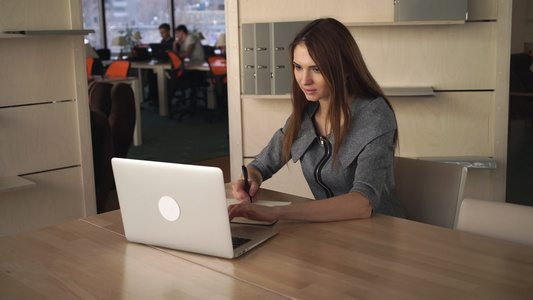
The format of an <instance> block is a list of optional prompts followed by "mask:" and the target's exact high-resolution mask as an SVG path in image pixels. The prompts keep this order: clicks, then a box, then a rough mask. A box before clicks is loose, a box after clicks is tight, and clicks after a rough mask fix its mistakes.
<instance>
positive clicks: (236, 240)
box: [231, 236, 252, 249]
mask: <svg viewBox="0 0 533 300" xmlns="http://www.w3.org/2000/svg"><path fill="white" fill-rule="evenodd" d="M231 239H232V241H233V249H237V248H238V247H240V246H242V245H243V244H245V243H247V242H249V241H251V240H252V239H247V238H241V237H237V236H232V237H231Z"/></svg>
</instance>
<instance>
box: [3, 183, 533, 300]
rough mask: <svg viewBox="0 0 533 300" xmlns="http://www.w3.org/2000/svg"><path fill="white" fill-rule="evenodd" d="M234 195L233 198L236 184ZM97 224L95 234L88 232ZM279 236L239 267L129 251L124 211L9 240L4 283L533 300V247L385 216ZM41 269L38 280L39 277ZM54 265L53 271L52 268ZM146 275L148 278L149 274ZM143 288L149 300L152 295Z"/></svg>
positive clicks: (298, 226) (294, 229)
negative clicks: (130, 279)
mask: <svg viewBox="0 0 533 300" xmlns="http://www.w3.org/2000/svg"><path fill="white" fill-rule="evenodd" d="M227 192H228V195H230V194H231V193H230V187H229V185H228V186H227ZM262 198H263V199H265V200H277V201H292V202H299V201H306V200H305V199H303V198H300V197H295V196H290V195H286V194H281V193H277V192H272V191H265V192H264V193H263V194H262ZM73 224H76V226H80V228H77V227H75V226H73ZM88 225H91V226H93V228H91V229H90V230H89V229H88V228H87V227H88ZM82 227H83V228H85V229H83V228H82ZM89 228H90V227H89ZM275 228H277V229H279V231H280V233H279V234H278V235H277V236H275V237H273V238H272V239H271V240H269V241H267V242H266V243H265V244H263V245H261V246H259V247H258V248H256V249H253V250H252V251H250V252H248V253H247V254H245V255H244V256H242V257H240V258H238V259H234V260H227V259H220V258H215V257H209V256H203V255H197V254H193V253H185V252H181V251H175V250H170V249H163V248H156V247H151V246H142V245H137V244H133V243H126V242H125V241H124V237H123V234H124V230H123V228H122V221H121V216H120V211H113V212H110V213H106V214H102V215H98V216H93V217H88V218H85V219H83V220H80V221H76V222H72V223H70V224H67V225H59V226H55V227H52V228H50V229H44V230H41V231H36V232H33V233H27V234H22V235H15V236H12V237H8V238H3V239H0V267H1V270H2V274H3V275H2V276H3V278H0V279H1V280H0V282H4V281H6V280H9V282H10V283H13V284H15V285H14V286H15V287H14V288H11V289H12V290H15V291H18V292H21V289H22V287H24V286H27V285H31V282H32V281H33V280H37V281H40V280H38V279H37V277H38V275H39V274H40V275H42V274H47V276H48V277H49V281H45V282H49V284H50V285H52V286H56V287H55V288H54V290H55V289H57V290H65V289H66V290H68V291H80V290H83V292H87V293H89V292H91V293H96V291H94V292H93V291H92V287H93V286H95V285H96V284H95V283H92V285H91V284H89V283H87V282H90V281H91V280H96V279H94V278H96V277H97V276H96V275H95V274H100V275H101V276H104V277H106V276H107V275H106V273H105V272H107V271H109V272H112V274H113V276H117V275H118V276H124V275H123V274H124V273H126V274H130V272H129V270H128V269H129V265H128V268H125V267H124V261H127V262H129V261H133V262H134V263H132V265H133V266H132V267H131V268H132V270H137V271H138V272H140V274H138V275H137V276H141V278H137V279H138V280H139V281H138V282H143V281H144V280H146V281H147V282H150V283H153V282H155V283H156V284H160V285H159V286H157V287H158V288H154V289H151V290H155V291H157V292H160V293H165V292H164V291H162V289H163V290H164V289H165V288H166V289H167V291H169V289H170V287H168V286H166V285H165V284H164V283H169V282H174V281H173V280H175V279H176V280H177V278H178V277H179V278H181V276H180V275H179V273H178V272H179V271H178V270H176V271H173V270H174V268H175V267H176V268H177V267H181V268H186V270H187V272H186V273H187V274H189V276H192V275H191V274H195V275H194V277H195V278H202V279H203V280H199V281H200V282H195V281H194V279H192V278H188V280H189V281H188V282H187V283H183V282H181V285H178V283H176V285H175V286H173V289H172V291H174V292H175V293H178V292H179V293H181V292H183V291H182V289H185V290H187V288H188V287H190V286H189V285H192V286H194V285H196V284H198V286H197V288H198V289H203V288H208V289H210V288H217V287H213V286H212V285H213V284H214V283H215V282H217V283H219V282H218V281H215V280H214V279H213V280H212V278H219V277H220V280H222V281H221V282H220V283H219V284H218V285H217V286H226V285H229V284H231V285H237V284H239V285H242V286H244V287H246V288H247V292H246V293H248V294H247V295H250V294H253V293H256V292H257V293H258V294H260V292H259V291H258V290H257V289H255V288H253V287H258V288H260V289H263V291H264V292H265V293H266V292H269V293H271V294H268V295H267V296H268V297H273V298H272V299H274V297H275V296H276V295H278V296H279V295H281V296H285V297H288V298H298V299H353V298H365V299H531V295H532V291H533V247H529V246H525V245H520V244H515V243H511V242H506V241H501V240H497V239H492V238H487V237H482V236H477V235H473V234H469V233H464V232H459V231H454V230H451V229H446V228H441V227H436V226H431V225H426V224H422V223H416V222H412V221H408V220H403V219H398V218H394V217H389V216H385V215H379V214H376V215H374V216H373V217H372V218H370V219H366V220H355V221H345V222H331V223H306V222H289V221H280V222H278V223H277V224H276V225H275ZM85 230H87V231H89V233H85ZM43 231H48V233H47V235H43ZM71 231H75V232H74V233H72V232H71ZM13 245H14V246H13ZM128 249H135V250H132V251H131V252H130V250H128ZM126 250H128V251H126ZM137 251H138V252H137ZM65 252H66V253H67V255H66V256H65ZM147 256H148V258H147ZM152 257H153V258H152ZM167 262H168V263H169V264H170V266H167V265H165V263H167ZM91 263H94V264H95V265H89V264H91ZM137 264H138V265H137ZM104 265H105V266H104ZM33 266H35V267H36V268H37V270H36V271H31V270H30V267H33ZM49 266H52V267H53V271H47V270H45V269H43V268H46V267H49ZM64 266H79V267H78V269H79V270H85V271H84V272H80V273H87V272H88V273H87V274H88V275H81V274H80V273H76V274H79V275H76V274H75V273H73V272H76V271H67V270H66V269H68V268H67V267H64ZM141 266H142V267H141ZM85 268H88V269H87V270H86V269H85ZM101 268H104V269H103V270H102V271H101V272H100V273H99V271H98V270H99V269H101ZM114 268H116V269H119V270H120V271H113V269H114ZM143 268H147V269H148V270H147V271H146V272H147V273H148V274H149V276H148V275H146V274H144V273H143V272H142V271H140V270H142V269H143ZM189 268H190V269H189ZM191 270H192V271H191ZM209 270H210V271H211V272H212V273H213V274H211V272H210V271H209ZM193 271H194V272H198V274H197V275H196V273H191V272H193ZM145 275H146V276H145ZM69 276H73V277H76V276H80V277H81V278H85V281H83V280H82V279H79V280H80V281H76V282H75V283H70V282H68V284H65V283H63V282H62V281H61V280H67V279H68V280H73V279H69V278H70V277H69ZM128 276H129V275H128ZM132 276H133V275H132ZM52 278H53V279H52ZM64 278H66V279H64ZM117 281H121V282H124V281H123V280H122V278H121V279H112V280H111V283H102V284H104V287H105V289H104V290H106V291H107V292H106V293H109V294H111V293H112V292H115V293H119V294H120V293H122V294H124V293H126V291H129V292H131V290H132V289H133V286H134V285H135V284H132V285H129V284H128V285H127V284H124V283H122V284H118V283H117ZM40 282H41V281H40ZM17 285H18V286H19V288H17V287H16V286H17ZM139 285H141V284H139ZM113 287H114V289H115V290H113ZM137 289H138V290H139V291H138V292H139V293H140V295H141V297H140V298H142V295H147V294H148V293H149V292H148V291H144V290H143V288H142V287H137ZM220 289H221V290H224V288H223V287H220ZM0 290H3V287H2V286H0ZM143 292H144V294H143ZM111 295H115V294H111ZM176 295H178V294H176ZM225 295H227V294H225ZM260 295H264V294H260ZM232 297H233V296H232ZM243 297H245V296H243Z"/></svg>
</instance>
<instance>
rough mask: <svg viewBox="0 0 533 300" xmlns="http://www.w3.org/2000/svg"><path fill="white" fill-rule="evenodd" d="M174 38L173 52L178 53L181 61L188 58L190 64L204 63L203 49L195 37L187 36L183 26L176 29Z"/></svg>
mask: <svg viewBox="0 0 533 300" xmlns="http://www.w3.org/2000/svg"><path fill="white" fill-rule="evenodd" d="M176 37H177V40H176V41H174V47H173V51H174V52H176V53H178V56H179V57H180V58H181V59H184V58H188V59H189V61H190V63H191V64H202V63H204V61H205V54H204V48H203V46H202V44H201V43H200V40H198V38H196V36H194V35H192V34H189V32H188V30H187V27H186V26H185V25H183V24H182V25H179V26H178V27H176Z"/></svg>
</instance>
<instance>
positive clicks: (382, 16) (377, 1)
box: [239, 0, 394, 23]
mask: <svg viewBox="0 0 533 300" xmlns="http://www.w3.org/2000/svg"><path fill="white" fill-rule="evenodd" d="M340 7H341V4H340V3H336V2H335V3H334V4H333V2H331V1H323V0H306V1H305V2H302V1H287V0H270V1H239V19H240V22H241V23H260V22H283V21H303V20H313V19H317V18H324V17H333V18H336V19H339V20H341V21H343V22H392V21H394V3H393V1H392V0H372V1H368V0H350V1H342V9H340Z"/></svg>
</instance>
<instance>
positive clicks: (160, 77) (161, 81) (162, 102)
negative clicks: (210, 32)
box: [131, 61, 215, 116]
mask: <svg viewBox="0 0 533 300" xmlns="http://www.w3.org/2000/svg"><path fill="white" fill-rule="evenodd" d="M131 67H132V68H135V69H137V70H138V72H137V73H138V76H139V82H140V86H141V87H143V86H144V85H143V81H142V72H141V70H142V69H151V70H153V71H154V73H155V74H156V77H157V90H158V96H159V115H161V116H168V114H169V111H168V101H169V99H168V88H167V80H166V76H165V72H166V71H167V70H170V69H171V68H172V63H170V62H168V63H158V62H153V61H139V62H132V63H131ZM185 69H187V70H199V71H204V72H209V65H208V64H207V63H204V64H202V65H193V64H187V63H185ZM210 82H211V81H210ZM141 95H142V94H141ZM214 101H215V100H214V95H213V86H212V83H211V84H210V86H209V88H208V103H211V102H214Z"/></svg>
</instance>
